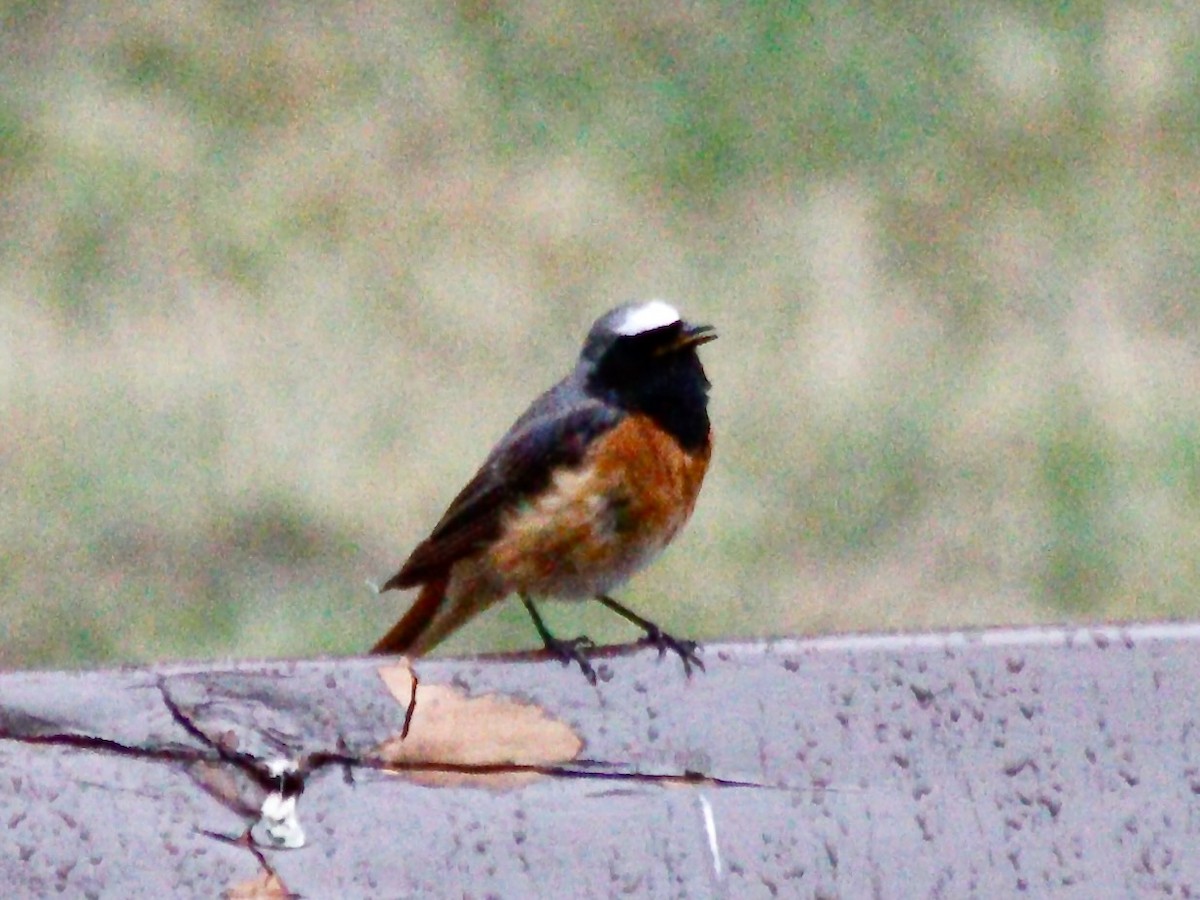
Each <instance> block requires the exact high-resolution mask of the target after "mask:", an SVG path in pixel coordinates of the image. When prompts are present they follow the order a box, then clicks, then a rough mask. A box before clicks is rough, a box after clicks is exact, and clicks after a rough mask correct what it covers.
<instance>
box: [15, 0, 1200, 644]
mask: <svg viewBox="0 0 1200 900" xmlns="http://www.w3.org/2000/svg"><path fill="white" fill-rule="evenodd" d="M736 9H738V8H736V7H730V6H727V5H721V4H692V5H689V6H687V7H672V8H666V7H664V8H661V9H659V10H658V11H647V10H640V11H639V10H638V9H635V8H626V7H621V8H619V9H614V8H612V7H609V6H607V5H605V6H601V5H598V4H597V5H595V6H586V7H580V6H578V5H568V4H552V3H541V4H538V3H533V4H510V5H504V4H478V3H476V4H470V3H468V4H461V5H459V6H457V7H446V6H443V5H440V4H425V5H416V4H406V5H392V4H383V3H376V4H355V5H326V6H321V7H311V8H310V7H309V6H307V5H298V4H297V5H289V4H271V5H269V7H265V8H264V9H262V10H260V9H258V8H257V7H255V6H252V5H248V4H225V5H220V4H205V3H199V2H192V3H180V2H172V3H166V2H150V3H146V4H139V5H136V6H134V7H127V6H120V5H113V6H106V5H103V4H87V3H64V4H57V5H47V6H41V5H37V4H28V3H26V4H15V5H10V6H9V7H7V9H6V11H5V12H3V13H0V15H3V16H4V28H3V30H2V31H0V50H3V53H0V73H2V75H3V82H2V83H0V273H2V277H0V415H2V417H3V422H4V428H3V429H0V463H2V465H3V475H2V480H0V486H2V493H0V514H2V515H0V529H3V535H2V537H3V539H2V541H0V604H3V613H4V619H5V622H6V625H7V631H6V638H5V640H4V641H3V645H2V649H0V663H3V664H6V665H35V664H36V665H66V664H75V663H96V662H101V661H139V660H146V659H155V658H164V657H180V656H187V657H196V656H212V655H251V654H253V655H261V654H288V655H302V654H312V653H319V652H336V653H348V652H354V651H359V650H361V649H363V648H365V647H366V646H368V645H369V644H370V642H371V641H372V640H373V638H374V637H375V636H377V633H379V632H381V631H382V630H383V629H384V628H386V626H387V625H388V624H390V621H391V620H392V619H393V618H394V617H395V616H396V615H397V614H398V613H399V612H400V611H401V610H402V609H403V607H404V606H405V604H406V603H407V602H408V598H407V597H405V596H403V595H399V594H388V595H384V596H382V597H375V596H374V595H373V594H372V593H371V591H370V590H369V588H368V587H367V582H368V581H369V580H376V581H378V580H380V579H382V578H384V577H386V576H387V575H388V574H390V572H391V571H392V570H393V569H394V567H395V566H397V565H398V564H399V563H400V562H401V561H402V560H403V558H404V556H405V554H406V553H407V551H408V550H409V549H410V548H411V546H412V545H413V544H414V543H415V542H416V541H417V540H419V539H420V538H421V537H422V536H423V535H424V534H425V532H426V531H427V529H428V528H429V527H430V526H431V525H432V523H433V522H434V521H435V520H436V518H437V516H438V515H439V514H440V512H441V511H442V509H443V508H444V506H445V504H446V503H447V502H448V501H449V499H450V498H451V497H452V496H453V494H454V493H455V491H456V490H457V488H458V487H459V486H460V485H461V483H462V482H463V481H464V480H465V479H466V478H467V477H469V475H470V474H471V473H472V472H473V471H474V468H475V466H476V465H477V464H478V462H479V461H480V460H481V458H482V456H483V454H484V453H485V452H486V450H487V448H488V447H489V446H490V445H491V443H492V442H493V441H494V440H495V438H496V437H498V436H499V434H500V433H502V432H503V430H504V428H505V427H506V426H507V425H508V423H509V422H510V421H511V419H512V417H513V416H514V415H516V414H517V413H518V412H520V410H521V408H522V407H523V405H524V403H525V402H527V400H528V399H530V398H531V397H532V396H533V395H534V394H535V393H536V392H537V391H539V390H540V389H542V388H543V387H545V386H546V385H548V384H549V383H550V382H552V381H553V380H554V379H555V378H557V377H558V376H559V375H560V374H561V373H562V372H564V371H565V369H566V367H567V366H569V365H570V364H571V362H572V360H573V358H574V355H575V353H576V350H577V345H578V343H579V341H580V339H581V337H582V334H583V332H584V330H585V329H586V327H587V325H588V324H589V323H590V321H591V320H592V318H593V317H594V316H595V315H596V314H598V313H599V312H601V311H603V310H604V309H606V308H607V307H609V306H612V305H615V304H616V303H619V302H623V301H625V300H628V299H635V298H644V297H648V296H659V295H661V296H666V297H668V298H671V299H673V300H675V301H676V302H677V303H678V304H679V305H680V306H681V307H682V308H683V309H684V310H685V312H686V313H688V314H689V315H690V316H692V317H694V318H696V319H699V320H703V321H711V322H713V323H715V324H717V325H718V326H719V327H720V330H721V335H722V338H721V340H720V341H719V342H717V343H716V344H714V345H712V346H711V347H708V348H706V349H705V359H706V364H707V366H708V369H709V373H710V375H711V377H712V380H713V382H714V384H715V389H714V396H713V417H714V420H715V422H716V428H717V453H716V458H715V462H714V466H713V469H712V473H711V475H710V478H709V482H708V484H707V485H706V488H705V492H704V495H703V497H702V500H701V503H700V505H699V507H698V509H697V513H696V518H695V520H694V522H693V524H692V526H691V527H690V528H689V530H688V532H687V533H686V534H685V536H684V537H683V538H682V539H681V540H680V542H679V543H678V545H677V546H676V547H675V548H673V549H672V550H671V552H670V553H668V554H667V555H666V556H665V557H664V558H663V560H662V561H661V562H660V563H659V564H658V565H656V566H655V567H654V568H653V569H651V570H650V571H649V572H647V573H646V574H645V575H644V576H641V577H639V578H638V579H637V580H636V581H635V582H634V583H633V584H631V585H630V586H629V587H628V588H627V589H626V590H625V591H624V592H623V593H622V595H621V596H622V597H623V598H624V599H625V600H626V601H627V602H629V603H630V604H631V605H633V606H634V607H635V608H638V609H640V610H643V611H645V612H646V613H647V614H648V615H650V616H651V617H652V618H656V619H658V620H660V621H661V622H662V623H663V624H664V625H665V626H667V627H669V628H671V629H673V630H674V631H677V632H679V633H682V634H686V635H691V636H696V637H700V638H717V637H721V636H753V635H768V634H785V633H787V634H794V633H808V632H815V631H835V630H847V629H868V628H928V627H949V626H962V625H978V624H986V623H1010V622H1011V623H1015V622H1038V621H1053V620H1062V619H1071V620H1079V621H1094V620H1101V619H1113V618H1117V619H1125V618H1152V617H1180V616H1195V615H1196V614H1197V611H1198V609H1200V599H1198V594H1200V591H1198V589H1200V563H1198V562H1197V560H1198V559H1200V553H1198V551H1200V449H1198V448H1200V389H1198V388H1200V383H1198V382H1200V379H1198V375H1200V365H1198V362H1197V349H1198V347H1197V343H1198V342H1197V327H1196V326H1197V321H1198V319H1200V305H1198V304H1197V297H1196V287H1197V283H1198V279H1197V264H1198V262H1200V249H1198V248H1200V214H1198V210H1197V204H1198V201H1200V140H1198V138H1200V124H1198V123H1200V42H1198V41H1197V28H1198V18H1200V14H1198V13H1197V12H1196V11H1194V10H1193V9H1192V8H1191V7H1189V6H1187V5H1174V6H1168V5H1162V6H1156V5H1153V4H1151V5H1139V6H1127V5H1122V4H1118V3H1108V4H1100V5H1096V4H1092V5H1087V6H1084V5H1078V6H1071V5H1068V6H1061V7H1058V8H1057V9H1056V11H1054V12H1039V11H1038V7H1037V6H1036V5H1029V4H1000V3H993V4H990V5H988V6H987V7H981V8H978V9H975V10H969V11H968V10H964V11H960V12H949V11H948V10H947V9H946V8H945V7H943V6H942V5H940V4H935V3H925V4H917V5H915V6H914V5H911V4H910V5H908V6H905V7H904V8H903V11H900V8H899V7H897V8H895V9H892V8H890V7H887V6H885V5H880V6H879V7H877V8H876V9H875V10H874V11H873V12H868V11H865V10H859V11H855V10H852V9H850V8H849V7H847V6H844V5H843V4H835V3H816V4H811V5H808V6H806V7H803V8H799V7H785V6H783V5H780V6H778V7H777V8H775V7H772V8H770V9H765V10H764V9H759V10H757V11H748V12H746V11H744V12H736V11H735V10H736ZM550 615H551V616H552V618H553V620H554V621H555V622H556V623H558V624H559V626H560V628H561V630H563V631H564V632H568V633H569V632H570V631H572V630H573V629H575V628H581V627H582V628H586V629H587V630H588V631H589V632H591V633H592V634H593V636H594V637H596V638H598V639H616V638H621V637H626V636H628V635H629V632H628V631H627V630H626V629H624V628H623V627H622V626H621V625H620V624H619V623H615V622H613V621H611V619H612V617H611V616H606V615H605V614H604V613H603V611H602V610H578V609H575V608H555V609H552V610H551V611H550ZM535 643H536V641H535V639H534V638H533V635H532V632H531V629H530V627H529V625H528V623H527V622H526V621H525V620H524V617H523V613H522V612H521V611H520V610H519V609H509V608H506V609H502V610H499V611H498V612H497V613H496V614H495V615H492V616H489V617H487V619H485V621H483V622H481V624H480V626H479V627H476V628H472V629H470V630H468V632H467V633H465V634H463V635H461V636H460V637H458V638H456V639H455V640H454V642H453V643H452V646H451V648H450V649H457V650H469V649H484V648H501V647H506V648H507V647H516V646H533V645H534V644H535Z"/></svg>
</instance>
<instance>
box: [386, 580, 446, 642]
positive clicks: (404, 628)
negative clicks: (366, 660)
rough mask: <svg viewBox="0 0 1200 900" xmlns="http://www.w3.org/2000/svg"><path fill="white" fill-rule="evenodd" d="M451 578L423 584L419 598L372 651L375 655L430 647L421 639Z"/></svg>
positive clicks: (443, 599)
mask: <svg viewBox="0 0 1200 900" xmlns="http://www.w3.org/2000/svg"><path fill="white" fill-rule="evenodd" d="M448 582H449V578H436V579H434V580H433V581H430V582H428V583H426V584H425V585H423V586H422V587H421V593H419V594H418V595H417V601H416V603H414V604H413V605H412V608H411V609H410V610H409V611H408V612H406V613H405V614H404V615H403V616H402V617H401V618H400V621H399V622H397V623H396V624H395V625H393V626H392V629H391V631H389V632H388V633H387V634H385V635H384V636H383V637H382V638H380V639H379V643H377V644H376V645H375V646H374V647H372V648H371V652H372V653H373V654H376V655H380V656H382V655H384V654H389V653H412V654H417V653H422V652H424V651H425V650H428V649H430V647H429V645H428V644H427V643H425V644H424V645H423V642H422V641H421V638H422V636H423V635H424V634H425V630H426V629H427V628H428V627H429V626H430V625H431V624H433V621H434V619H435V617H436V614H437V612H438V608H439V607H440V606H441V605H442V603H443V602H445V599H446V584H447V583H448Z"/></svg>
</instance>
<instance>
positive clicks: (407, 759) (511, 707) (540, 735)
mask: <svg viewBox="0 0 1200 900" xmlns="http://www.w3.org/2000/svg"><path fill="white" fill-rule="evenodd" d="M379 677H380V678H382V679H383V682H384V684H386V685H387V687H388V690H390V691H391V692H392V694H393V695H394V696H395V697H396V699H397V700H398V701H399V702H400V703H402V704H404V705H405V706H408V704H409V702H410V699H411V697H412V685H413V674H412V670H411V669H410V668H409V667H408V666H407V665H405V664H400V665H396V666H386V667H384V668H381V669H380V670H379ZM582 749H583V741H582V739H581V738H580V737H579V735H577V734H576V733H575V731H574V730H573V729H572V728H571V727H570V726H569V725H567V724H566V723H564V722H562V721H559V720H558V719H555V718H552V717H551V716H549V715H547V714H546V712H545V710H543V709H541V708H540V707H538V706H534V705H533V704H530V703H521V702H518V701H516V700H512V699H510V698H507V697H502V696H500V695H497V694H488V695H485V696H482V697H468V696H466V695H465V694H463V693H462V692H461V691H459V690H456V689H454V688H452V687H448V686H446V685H442V684H432V685H427V684H419V685H418V686H417V692H416V708H415V711H414V712H413V716H412V723H411V725H410V727H409V732H408V737H406V738H403V739H401V738H400V737H399V736H397V737H394V738H390V739H388V740H387V741H384V743H383V744H381V745H380V746H379V748H378V750H377V753H378V755H379V757H380V758H381V759H382V760H384V761H385V762H387V763H389V764H393V765H396V766H402V767H403V769H401V770H400V771H398V772H397V774H399V775H402V776H403V777H405V778H407V779H409V780H411V781H416V782H418V783H420V784H424V785H429V786H434V787H458V786H473V787H486V788H492V789H496V790H507V789H511V788H515V787H521V786H523V785H526V784H529V783H530V782H531V781H534V780H536V779H538V778H540V777H541V775H540V774H539V773H538V772H537V771H533V770H534V769H536V768H539V767H544V766H553V765H557V764H561V763H566V762H570V761H571V760H573V759H575V758H576V757H577V756H578V755H579V751H580V750H582ZM422 766H428V767H429V768H421V767H422ZM438 766H446V767H447V768H446V769H437V768H436V767H438ZM509 766H511V767H515V768H514V769H513V770H509V769H505V770H504V771H484V772H478V773H476V772H469V771H462V769H460V768H459V767H467V768H473V767H478V768H481V769H490V768H491V767H509ZM521 767H529V771H521Z"/></svg>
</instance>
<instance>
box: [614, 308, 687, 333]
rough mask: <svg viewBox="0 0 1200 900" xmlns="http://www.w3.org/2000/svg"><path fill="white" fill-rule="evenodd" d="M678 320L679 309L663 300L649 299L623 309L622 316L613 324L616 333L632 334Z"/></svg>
mask: <svg viewBox="0 0 1200 900" xmlns="http://www.w3.org/2000/svg"><path fill="white" fill-rule="evenodd" d="M678 321H679V310H677V309H676V308H675V307H673V306H672V305H671V304H670V303H667V302H666V301H665V300H651V301H649V302H647V303H643V304H642V305H641V306H632V307H630V308H629V309H627V310H626V311H625V316H624V318H622V319H621V321H619V322H617V323H616V325H614V326H613V331H615V332H616V333H617V334H623V335H626V336H632V335H635V334H641V333H642V332H643V331H653V330H654V329H655V328H662V327H664V326H666V325H674V324H675V323H676V322H678Z"/></svg>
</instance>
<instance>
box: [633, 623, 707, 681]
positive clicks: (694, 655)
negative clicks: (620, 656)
mask: <svg viewBox="0 0 1200 900" xmlns="http://www.w3.org/2000/svg"><path fill="white" fill-rule="evenodd" d="M638 643H639V644H646V645H648V646H650V647H657V648H658V658H659V659H662V658H663V656H665V655H666V652H667V651H668V650H670V651H671V652H672V653H674V654H675V655H676V656H678V657H679V659H680V661H681V662H682V663H683V673H684V675H686V676H687V677H688V678H691V677H692V666H695V667H696V668H697V669H699V670H700V671H701V672H703V671H704V661H703V660H702V659H700V656H699V655H698V651H699V650H700V645H699V644H698V643H696V642H695V641H685V640H680V639H679V638H675V637H672V636H671V635H669V634H667V633H666V632H665V631H663V630H662V629H661V628H658V627H657V626H655V627H653V628H649V629H647V630H646V633H645V634H644V635H643V636H642V638H641V640H639V641H638Z"/></svg>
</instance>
